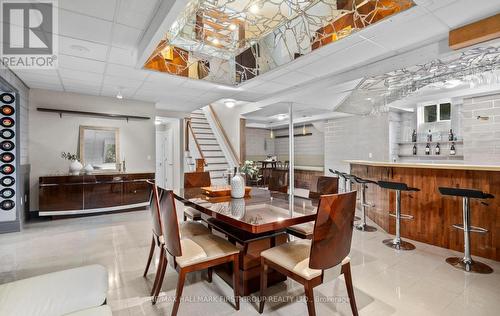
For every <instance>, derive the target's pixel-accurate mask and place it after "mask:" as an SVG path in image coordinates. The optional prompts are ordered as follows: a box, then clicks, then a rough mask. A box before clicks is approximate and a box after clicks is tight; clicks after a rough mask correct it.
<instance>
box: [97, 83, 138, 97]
mask: <svg viewBox="0 0 500 316" xmlns="http://www.w3.org/2000/svg"><path fill="white" fill-rule="evenodd" d="M136 90H137V89H133V88H121V89H118V88H116V87H111V86H103V87H102V89H101V95H104V96H108V97H116V95H117V94H118V92H120V93H121V94H122V95H123V97H124V98H126V99H130V98H131V97H132V96H133V95H134V93H135V92H136Z"/></svg>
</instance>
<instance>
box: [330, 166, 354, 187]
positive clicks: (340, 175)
mask: <svg viewBox="0 0 500 316" xmlns="http://www.w3.org/2000/svg"><path fill="white" fill-rule="evenodd" d="M328 170H329V171H330V172H331V173H333V174H335V175H337V177H339V179H342V180H343V182H344V186H343V192H344V193H345V192H349V191H351V190H347V183H348V182H349V179H347V173H345V172H340V171H338V170H333V169H328ZM339 191H340V190H339ZM339 193H340V192H339Z"/></svg>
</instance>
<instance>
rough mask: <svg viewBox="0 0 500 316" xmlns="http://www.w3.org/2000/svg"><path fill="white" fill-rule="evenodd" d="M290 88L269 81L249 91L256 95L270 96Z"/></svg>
mask: <svg viewBox="0 0 500 316" xmlns="http://www.w3.org/2000/svg"><path fill="white" fill-rule="evenodd" d="M288 87H289V86H288V85H285V84H280V83H276V82H271V81H268V82H263V83H262V84H260V85H258V86H256V87H252V88H250V89H248V91H251V92H254V93H263V94H270V93H276V92H279V91H281V90H284V89H286V88H288Z"/></svg>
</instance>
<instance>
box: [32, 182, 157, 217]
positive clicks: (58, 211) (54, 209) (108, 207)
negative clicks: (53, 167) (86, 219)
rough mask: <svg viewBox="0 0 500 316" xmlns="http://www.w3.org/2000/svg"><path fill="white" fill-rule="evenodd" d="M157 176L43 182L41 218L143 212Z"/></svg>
mask: <svg viewBox="0 0 500 316" xmlns="http://www.w3.org/2000/svg"><path fill="white" fill-rule="evenodd" d="M154 178H155V174H154V173H102V174H92V175H78V176H70V175H64V176H45V177H40V178H39V197H38V201H39V215H40V216H59V215H78V214H91V213H100V212H112V211H118V210H127V209H134V208H142V207H145V206H147V205H148V204H149V197H150V190H151V189H150V187H149V185H148V183H147V182H146V181H147V180H154Z"/></svg>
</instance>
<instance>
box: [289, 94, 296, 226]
mask: <svg viewBox="0 0 500 316" xmlns="http://www.w3.org/2000/svg"><path fill="white" fill-rule="evenodd" d="M288 119H289V123H288V134H289V135H288V136H289V138H288V140H289V144H288V151H289V152H288V159H289V164H288V168H289V171H288V175H289V177H290V179H289V180H288V192H289V208H290V217H291V216H293V208H294V196H295V195H294V191H295V181H294V178H295V176H294V167H295V158H294V152H295V144H294V136H293V135H294V129H293V103H292V102H290V106H289V108H288Z"/></svg>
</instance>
